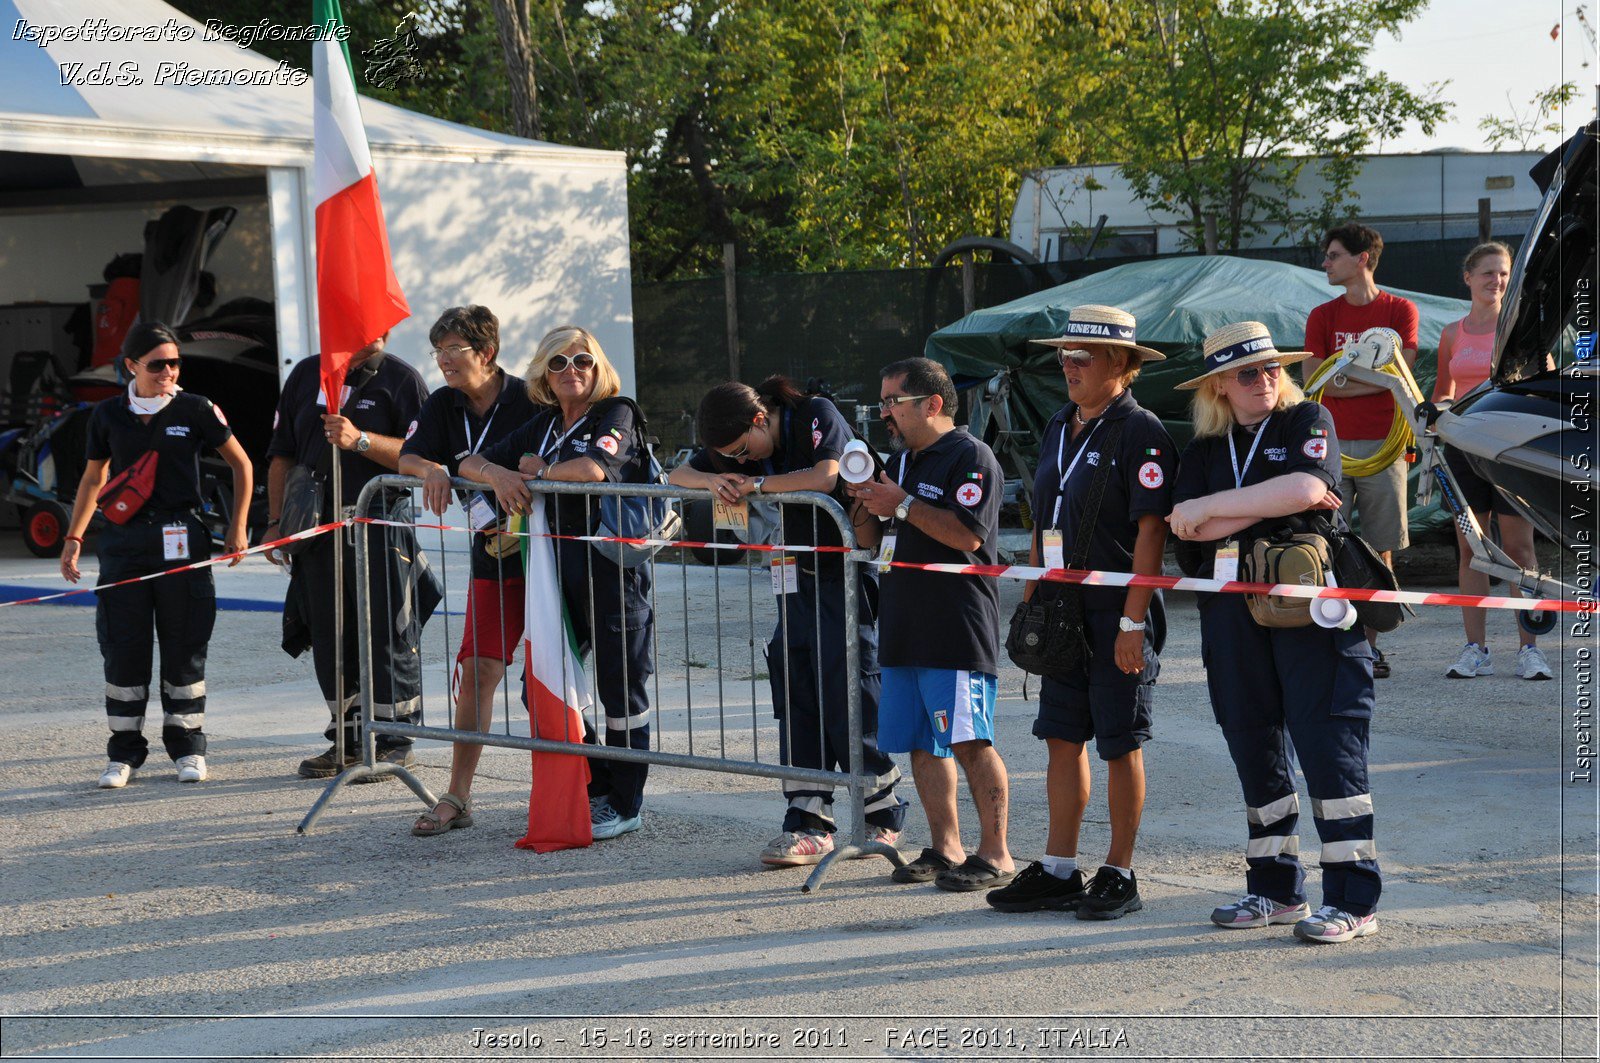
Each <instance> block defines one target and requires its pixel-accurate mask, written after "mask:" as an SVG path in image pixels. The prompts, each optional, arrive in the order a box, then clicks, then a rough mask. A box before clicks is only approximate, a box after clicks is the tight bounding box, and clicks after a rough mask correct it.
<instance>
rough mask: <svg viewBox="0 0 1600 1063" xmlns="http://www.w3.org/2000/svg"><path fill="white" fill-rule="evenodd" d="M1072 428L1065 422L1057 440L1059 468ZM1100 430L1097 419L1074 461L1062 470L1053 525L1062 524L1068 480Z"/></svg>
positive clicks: (1074, 456)
mask: <svg viewBox="0 0 1600 1063" xmlns="http://www.w3.org/2000/svg"><path fill="white" fill-rule="evenodd" d="M1071 430H1072V426H1071V425H1070V424H1067V423H1063V424H1062V425H1061V436H1060V437H1059V438H1058V439H1057V440H1056V468H1057V469H1061V459H1062V458H1064V457H1066V453H1067V433H1068V432H1069V431H1071ZM1099 430H1100V422H1099V421H1098V420H1097V421H1095V423H1094V426H1093V427H1091V428H1090V429H1089V434H1088V435H1086V436H1084V437H1083V444H1082V445H1081V446H1080V447H1078V452H1077V453H1076V454H1074V455H1072V463H1071V464H1070V465H1068V466H1067V467H1066V469H1064V470H1062V472H1061V483H1060V485H1059V486H1057V487H1056V510H1055V513H1054V514H1052V515H1051V517H1050V523H1051V525H1052V526H1054V527H1056V528H1057V529H1059V528H1060V526H1061V502H1062V500H1063V499H1065V498H1066V497H1067V481H1068V480H1070V479H1071V478H1072V470H1073V469H1076V468H1077V467H1078V459H1079V458H1081V457H1083V455H1084V452H1085V451H1086V450H1088V449H1089V440H1091V439H1093V438H1094V434H1095V432H1097V431H1099Z"/></svg>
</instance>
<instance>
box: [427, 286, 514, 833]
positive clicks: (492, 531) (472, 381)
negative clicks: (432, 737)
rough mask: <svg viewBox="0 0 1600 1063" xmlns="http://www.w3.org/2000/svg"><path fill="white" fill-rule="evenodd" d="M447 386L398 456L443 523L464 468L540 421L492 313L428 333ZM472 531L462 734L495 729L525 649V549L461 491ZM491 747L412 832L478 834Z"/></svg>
mask: <svg viewBox="0 0 1600 1063" xmlns="http://www.w3.org/2000/svg"><path fill="white" fill-rule="evenodd" d="M428 340H429V342H431V343H432V344H433V357H434V361H435V363H436V364H437V365H438V366H439V372H440V373H441V374H443V376H444V386H443V387H441V388H439V389H438V390H436V391H435V392H434V393H433V394H431V395H429V396H428V399H427V401H426V402H424V403H423V404H422V412H421V413H419V414H418V415H417V422H416V425H415V426H414V427H413V428H412V430H411V432H410V434H409V435H408V436H407V437H406V440H405V443H404V444H402V445H401V447H400V470H399V471H400V474H401V475H402V476H415V477H416V478H418V479H419V480H421V481H422V502H423V505H424V506H426V507H427V508H428V509H429V510H431V511H432V512H434V513H438V514H443V513H444V511H445V510H446V509H447V508H449V505H450V494H451V491H450V479H451V477H453V476H456V475H458V474H459V472H460V469H461V461H462V459H463V458H465V457H467V456H468V455H471V454H476V453H478V452H479V451H481V450H483V449H484V448H485V447H488V446H492V445H494V444H495V443H498V442H499V441H500V440H502V439H504V438H505V437H506V436H509V435H510V434H511V433H512V432H514V431H516V430H517V429H518V428H520V427H522V425H524V424H525V423H527V421H528V420H529V419H530V418H532V417H533V416H534V414H535V413H536V412H538V407H536V406H535V405H534V404H533V401H532V400H531V399H530V398H529V397H528V392H527V389H526V387H525V386H524V385H523V382H522V380H521V379H519V378H518V377H517V376H515V375H514V374H511V373H507V372H506V371H505V370H504V369H503V368H502V367H501V366H500V363H499V355H500V322H499V320H498V319H497V318H496V317H495V316H494V313H493V311H491V310H490V309H489V308H488V307H486V306H476V305H474V306H453V307H451V308H450V309H448V310H446V311H445V312H444V313H443V314H441V315H439V320H438V321H436V322H434V325H433V328H431V329H429V330H428ZM461 503H462V505H463V506H464V507H465V508H466V511H467V519H468V523H469V524H470V525H471V526H472V527H473V529H474V530H473V535H472V546H471V559H470V561H469V564H470V565H471V569H472V581H471V583H470V584H469V585H468V589H467V619H466V624H465V627H464V629H463V631H462V633H461V649H460V650H459V652H457V654H456V670H457V675H458V676H459V678H460V682H459V685H458V687H457V690H456V729H457V730H462V731H476V730H484V729H487V727H488V725H489V722H490V720H491V719H492V718H493V715H494V691H495V687H496V686H498V685H499V684H500V681H501V680H502V679H503V678H504V677H505V674H506V667H507V666H508V665H509V664H510V663H511V660H512V658H513V657H514V656H515V655H516V652H517V644H518V643H520V642H521V641H522V624H523V607H524V603H523V595H524V585H523V580H522V555H521V550H520V549H519V546H520V542H519V540H518V539H516V538H514V537H512V536H505V535H498V534H496V530H497V529H499V528H500V527H501V522H500V521H499V520H498V519H497V517H498V515H497V514H494V513H492V512H490V505H489V503H488V501H487V499H477V500H475V499H474V498H473V497H472V496H471V495H469V494H467V493H466V492H463V497H462V499H461ZM482 753H483V747H482V746H481V745H478V744H477V743H475V742H457V743H455V744H454V746H453V747H452V749H451V753H450V786H449V789H447V790H446V791H445V793H444V795H443V796H442V797H440V798H439V803H438V804H436V805H435V806H434V807H433V808H432V809H431V810H430V811H427V812H424V813H423V814H422V815H421V816H420V817H418V819H417V821H416V823H415V824H413V825H412V828H411V833H412V834H415V835H417V836H418V837H432V836H433V835H436V834H445V833H448V832H449V831H452V830H457V829H460V828H462V827H470V826H472V777H473V775H474V774H475V773H476V771H477V767H478V758H479V757H480V756H481V755H482Z"/></svg>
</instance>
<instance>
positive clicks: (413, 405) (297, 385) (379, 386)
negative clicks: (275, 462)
mask: <svg viewBox="0 0 1600 1063" xmlns="http://www.w3.org/2000/svg"><path fill="white" fill-rule="evenodd" d="M345 387H346V388H348V389H349V391H348V392H347V393H346V396H345V398H344V400H343V402H344V408H343V409H342V410H340V411H339V412H341V413H343V414H344V415H345V416H346V417H348V418H349V419H350V422H351V423H352V424H354V425H355V426H356V427H357V428H359V429H361V430H362V431H363V432H367V433H369V434H371V435H380V436H397V437H402V438H403V437H404V436H405V435H406V434H407V433H408V432H410V431H411V426H412V425H414V424H415V423H416V421H417V415H418V414H420V413H421V412H422V404H423V402H424V401H426V399H427V397H428V390H427V388H425V387H424V386H423V384H422V376H421V375H420V374H419V373H418V372H417V371H416V370H415V369H413V368H411V366H409V365H407V364H406V363H405V362H404V361H402V360H401V359H399V358H397V357H395V356H393V355H390V354H379V355H377V356H375V357H373V358H372V359H370V360H368V361H367V363H366V364H365V365H362V366H361V367H360V368H358V369H353V370H351V371H350V373H349V374H348V375H347V377H346V379H345ZM324 401H325V400H324V399H323V397H322V368H321V359H318V358H306V359H304V360H302V361H301V362H300V363H299V364H297V365H296V366H295V367H294V368H293V369H291V370H290V371H289V379H288V380H286V381H284V384H283V394H282V395H281V396H279V398H278V412H277V413H276V414H275V415H274V417H273V419H272V440H271V441H270V442H269V443H268V444H267V456H268V457H287V458H293V459H294V461H295V464H297V465H304V466H306V467H307V468H310V469H316V468H321V467H323V465H322V463H323V462H329V463H330V464H331V462H330V461H329V459H328V458H327V452H328V437H327V436H325V435H324V434H323V431H322V415H323V414H324V413H327V412H328V411H327V408H326V406H325V405H324ZM339 458H340V460H341V461H342V462H343V465H342V466H341V469H342V470H343V471H342V476H343V481H342V482H343V484H344V503H343V504H344V505H347V506H349V505H354V504H355V501H356V499H357V498H358V497H359V496H360V495H361V489H362V488H363V487H365V486H366V485H367V483H368V481H370V480H371V479H372V478H373V477H375V476H383V475H385V474H386V473H389V472H392V471H393V470H392V469H386V468H384V467H383V466H382V465H379V464H378V463H377V462H375V461H373V460H372V459H370V458H368V457H367V456H366V455H365V454H358V453H357V452H355V451H353V450H341V451H340V452H339ZM329 480H330V486H329V487H328V491H329V492H331V491H332V490H333V488H332V486H331V480H332V477H331V475H330V477H329ZM324 501H327V498H326V497H325V498H324Z"/></svg>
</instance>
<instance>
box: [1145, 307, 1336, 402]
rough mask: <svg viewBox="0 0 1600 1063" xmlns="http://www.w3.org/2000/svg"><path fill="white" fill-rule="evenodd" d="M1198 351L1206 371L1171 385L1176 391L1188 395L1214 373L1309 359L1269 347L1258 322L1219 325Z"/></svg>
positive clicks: (1269, 340) (1264, 328) (1303, 354)
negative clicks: (1202, 357) (1178, 389)
mask: <svg viewBox="0 0 1600 1063" xmlns="http://www.w3.org/2000/svg"><path fill="white" fill-rule="evenodd" d="M1201 349H1202V350H1203V351H1204V353H1205V358H1206V371H1205V372H1204V373H1201V374H1200V375H1199V376H1197V377H1195V378H1194V379H1193V380H1185V381H1184V382H1183V383H1181V384H1177V385H1175V386H1176V387H1178V388H1181V389H1183V390H1185V391H1192V390H1194V389H1195V388H1197V387H1199V386H1200V381H1202V380H1205V379H1206V378H1207V377H1213V376H1216V375H1217V374H1218V373H1226V372H1231V371H1232V370H1235V369H1243V368H1244V367H1246V366H1251V365H1260V364H1261V363H1263V362H1277V363H1278V364H1279V365H1293V364H1294V363H1296V362H1303V361H1305V360H1306V359H1307V358H1310V357H1311V352H1310V351H1280V350H1278V349H1277V348H1276V347H1274V346H1273V345H1272V333H1270V332H1268V331H1267V326H1265V325H1263V324H1262V323H1261V322H1259V321H1239V322H1236V323H1235V324H1232V325H1223V326H1222V327H1221V328H1219V329H1217V330H1216V331H1215V332H1213V333H1211V335H1209V336H1207V337H1206V339H1205V343H1204V345H1203V346H1202V348H1201Z"/></svg>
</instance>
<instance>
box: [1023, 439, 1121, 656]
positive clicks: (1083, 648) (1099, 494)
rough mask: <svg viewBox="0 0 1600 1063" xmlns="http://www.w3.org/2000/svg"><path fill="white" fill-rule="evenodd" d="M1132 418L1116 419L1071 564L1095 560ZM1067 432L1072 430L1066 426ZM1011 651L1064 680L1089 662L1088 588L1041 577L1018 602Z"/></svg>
mask: <svg viewBox="0 0 1600 1063" xmlns="http://www.w3.org/2000/svg"><path fill="white" fill-rule="evenodd" d="M1125 423H1126V419H1119V420H1117V421H1114V422H1112V424H1111V427H1110V430H1109V432H1108V433H1107V436H1106V439H1105V441H1104V442H1103V443H1101V445H1100V453H1101V454H1104V455H1106V456H1107V457H1106V460H1104V461H1102V462H1101V463H1100V464H1099V465H1098V466H1096V467H1095V471H1094V482H1093V483H1092V484H1090V486H1089V504H1088V505H1087V506H1085V507H1084V512H1083V519H1082V520H1080V521H1079V522H1078V528H1079V530H1080V531H1079V535H1078V536H1077V538H1076V539H1075V540H1074V542H1073V544H1072V556H1071V557H1070V558H1068V559H1067V567H1068V568H1074V569H1080V570H1081V569H1083V568H1084V567H1085V566H1086V565H1087V564H1088V562H1089V543H1090V541H1091V540H1092V539H1093V538H1094V526H1095V525H1096V524H1098V523H1099V521H1100V503H1101V501H1102V500H1103V499H1104V498H1105V493H1106V483H1107V482H1108V481H1109V480H1110V479H1111V465H1112V457H1111V456H1112V455H1115V454H1116V452H1117V444H1118V443H1119V442H1120V441H1121V439H1122V426H1123V425H1124V424H1125ZM1062 431H1066V428H1065V427H1063V428H1062ZM1006 654H1007V655H1008V656H1010V658H1011V663H1012V664H1014V665H1016V666H1017V667H1018V668H1021V669H1022V670H1023V671H1024V672H1032V673H1033V674H1034V675H1047V676H1050V677H1051V678H1053V679H1061V678H1063V677H1065V676H1067V675H1070V674H1071V673H1073V672H1075V671H1077V670H1078V669H1080V668H1083V667H1084V666H1086V665H1087V664H1088V663H1089V658H1090V657H1092V656H1093V651H1092V650H1090V648H1089V638H1088V635H1087V633H1086V632H1085V631H1084V608H1083V588H1082V587H1081V586H1079V585H1078V584H1075V583H1072V584H1051V583H1047V582H1046V581H1044V580H1040V581H1039V584H1038V586H1037V587H1035V588H1034V592H1033V597H1032V598H1031V599H1029V600H1028V601H1025V602H1019V603H1017V611H1016V612H1015V613H1013V614H1011V630H1010V631H1009V632H1008V633H1007V635H1006Z"/></svg>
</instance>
